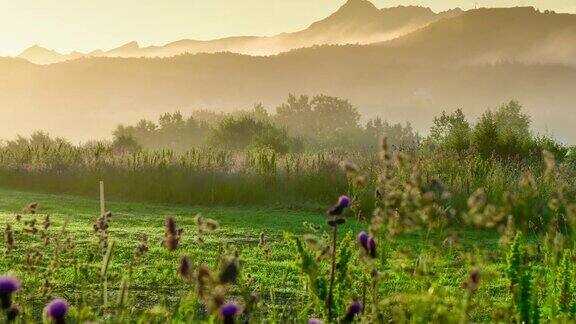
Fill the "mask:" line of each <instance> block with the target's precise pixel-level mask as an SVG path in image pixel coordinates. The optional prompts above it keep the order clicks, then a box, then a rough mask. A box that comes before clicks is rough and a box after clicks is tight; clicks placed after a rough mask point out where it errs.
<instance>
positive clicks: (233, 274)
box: [220, 257, 240, 284]
mask: <svg viewBox="0 0 576 324" xmlns="http://www.w3.org/2000/svg"><path fill="white" fill-rule="evenodd" d="M239 274H240V265H239V264H238V259H237V258H236V257H231V258H228V259H227V260H224V263H223V266H222V270H221V271H220V283H222V284H226V283H235V282H236V280H237V279H238V275H239Z"/></svg>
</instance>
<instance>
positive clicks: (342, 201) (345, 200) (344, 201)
mask: <svg viewBox="0 0 576 324" xmlns="http://www.w3.org/2000/svg"><path fill="white" fill-rule="evenodd" d="M338 206H340V207H341V208H347V207H348V206H350V197H348V196H346V195H343V196H340V198H338Z"/></svg>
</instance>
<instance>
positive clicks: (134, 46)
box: [115, 41, 140, 50]
mask: <svg viewBox="0 0 576 324" xmlns="http://www.w3.org/2000/svg"><path fill="white" fill-rule="evenodd" d="M139 48H140V44H138V42H136V41H133V42H129V43H126V44H124V45H122V46H120V47H118V48H115V50H133V49H139Z"/></svg>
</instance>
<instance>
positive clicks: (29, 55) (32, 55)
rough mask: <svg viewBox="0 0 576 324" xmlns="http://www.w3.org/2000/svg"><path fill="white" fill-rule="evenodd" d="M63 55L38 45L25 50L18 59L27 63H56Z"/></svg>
mask: <svg viewBox="0 0 576 324" xmlns="http://www.w3.org/2000/svg"><path fill="white" fill-rule="evenodd" d="M63 56H64V55H62V54H60V53H58V52H56V51H54V50H51V49H48V48H45V47H42V46H40V45H38V44H36V45H34V46H32V47H29V48H27V49H25V50H24V51H23V52H22V53H20V54H19V55H18V58H22V59H25V60H27V61H29V62H34V63H42V64H43V63H56V62H59V61H61V60H62V57H63Z"/></svg>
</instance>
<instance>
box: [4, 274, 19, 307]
mask: <svg viewBox="0 0 576 324" xmlns="http://www.w3.org/2000/svg"><path fill="white" fill-rule="evenodd" d="M18 289H20V281H19V280H18V279H17V278H16V277H12V276H1V277H0V304H1V305H0V306H2V308H3V309H8V308H10V306H12V294H13V293H15V292H16V291H17V290H18Z"/></svg>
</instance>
